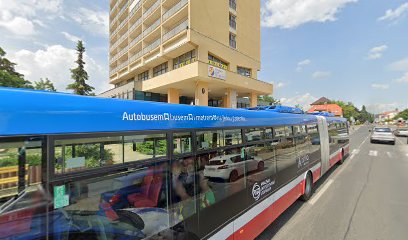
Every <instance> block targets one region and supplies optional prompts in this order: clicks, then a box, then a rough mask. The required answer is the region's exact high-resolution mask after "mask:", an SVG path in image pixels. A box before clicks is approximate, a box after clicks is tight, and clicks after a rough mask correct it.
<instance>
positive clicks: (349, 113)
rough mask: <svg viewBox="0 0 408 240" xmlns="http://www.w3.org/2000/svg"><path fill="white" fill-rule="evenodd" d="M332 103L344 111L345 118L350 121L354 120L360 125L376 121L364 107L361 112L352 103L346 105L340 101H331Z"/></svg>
mask: <svg viewBox="0 0 408 240" xmlns="http://www.w3.org/2000/svg"><path fill="white" fill-rule="evenodd" d="M330 103H334V104H337V105H339V106H340V107H341V108H342V109H343V117H345V118H347V120H349V121H351V119H352V118H353V119H354V120H355V121H359V122H360V123H364V122H373V121H374V115H373V114H371V113H369V112H368V111H367V109H366V107H365V106H364V105H363V106H362V108H361V111H360V110H359V109H358V108H357V107H356V106H354V104H353V103H352V102H348V103H345V102H343V101H340V100H339V101H331V102H330Z"/></svg>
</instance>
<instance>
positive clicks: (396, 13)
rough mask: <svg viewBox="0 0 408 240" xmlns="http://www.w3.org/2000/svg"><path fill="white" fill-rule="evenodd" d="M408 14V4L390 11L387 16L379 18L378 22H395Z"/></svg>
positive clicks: (386, 13)
mask: <svg viewBox="0 0 408 240" xmlns="http://www.w3.org/2000/svg"><path fill="white" fill-rule="evenodd" d="M407 12H408V2H406V3H403V4H401V5H400V6H399V7H397V8H396V9H395V10H393V9H388V10H387V11H386V12H385V14H384V15H383V16H381V17H379V18H378V21H393V20H396V19H398V18H399V17H401V16H402V15H404V14H405V13H407Z"/></svg>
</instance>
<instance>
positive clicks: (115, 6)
mask: <svg viewBox="0 0 408 240" xmlns="http://www.w3.org/2000/svg"><path fill="white" fill-rule="evenodd" d="M119 2H120V1H116V3H115V5H113V7H112V8H111V10H110V13H112V12H113V11H115V9H116V8H117V7H118V5H119Z"/></svg>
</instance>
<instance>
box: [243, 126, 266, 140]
mask: <svg viewBox="0 0 408 240" xmlns="http://www.w3.org/2000/svg"><path fill="white" fill-rule="evenodd" d="M244 132H245V139H246V141H247V142H254V141H261V140H263V139H265V129H264V128H249V129H245V130H244Z"/></svg>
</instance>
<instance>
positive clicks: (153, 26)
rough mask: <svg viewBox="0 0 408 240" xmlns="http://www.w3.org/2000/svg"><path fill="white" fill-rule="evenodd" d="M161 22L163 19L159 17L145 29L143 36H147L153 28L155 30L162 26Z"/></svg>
mask: <svg viewBox="0 0 408 240" xmlns="http://www.w3.org/2000/svg"><path fill="white" fill-rule="evenodd" d="M160 23H161V19H160V18H159V19H157V20H156V21H155V22H154V23H153V24H152V25H150V26H149V27H147V28H146V29H145V30H144V31H143V36H144V37H145V36H147V35H149V34H150V33H151V32H152V31H153V30H155V29H156V28H157V27H159V26H160Z"/></svg>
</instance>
